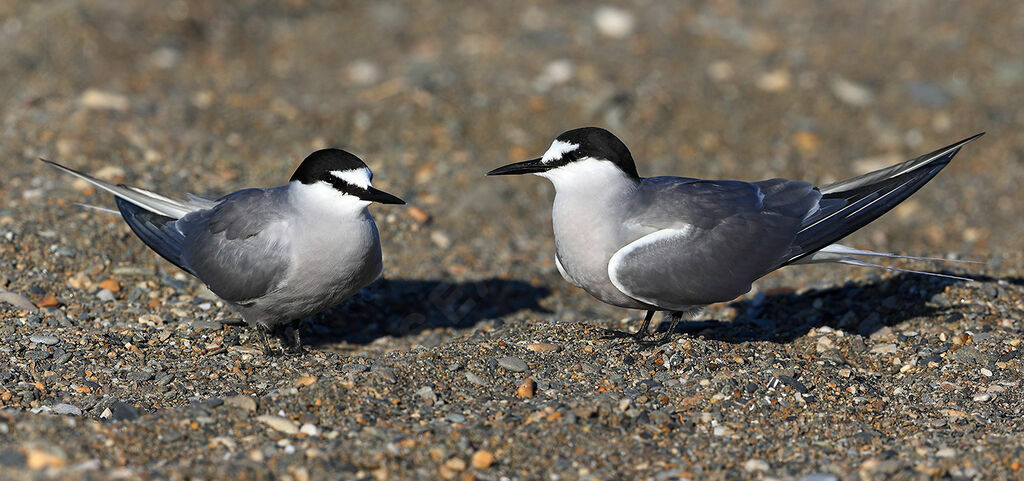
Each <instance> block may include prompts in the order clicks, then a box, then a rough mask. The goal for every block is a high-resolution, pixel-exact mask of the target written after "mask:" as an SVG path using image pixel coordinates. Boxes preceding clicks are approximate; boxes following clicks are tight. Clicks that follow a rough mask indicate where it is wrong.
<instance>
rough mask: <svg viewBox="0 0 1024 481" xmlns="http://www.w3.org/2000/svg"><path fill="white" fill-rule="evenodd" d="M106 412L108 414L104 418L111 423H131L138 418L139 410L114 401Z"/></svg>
mask: <svg viewBox="0 0 1024 481" xmlns="http://www.w3.org/2000/svg"><path fill="white" fill-rule="evenodd" d="M107 411H109V414H108V415H107V416H106V417H108V418H110V419H111V420H112V421H131V420H133V419H138V417H139V410H138V409H135V406H132V405H130V404H127V403H125V402H122V401H114V402H113V403H111V404H110V406H108V407H107Z"/></svg>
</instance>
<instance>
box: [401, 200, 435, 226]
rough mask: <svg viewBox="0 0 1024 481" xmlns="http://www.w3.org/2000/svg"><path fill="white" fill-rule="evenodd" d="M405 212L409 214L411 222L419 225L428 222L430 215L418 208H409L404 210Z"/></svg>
mask: <svg viewBox="0 0 1024 481" xmlns="http://www.w3.org/2000/svg"><path fill="white" fill-rule="evenodd" d="M405 212H406V213H407V214H409V217H412V219H413V220H415V221H416V222H419V223H420V224H425V223H427V222H429V221H430V214H428V213H427V211H425V210H423V209H422V208H420V207H418V206H415V205H414V206H410V207H409V208H408V209H405Z"/></svg>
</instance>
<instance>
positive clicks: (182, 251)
mask: <svg viewBox="0 0 1024 481" xmlns="http://www.w3.org/2000/svg"><path fill="white" fill-rule="evenodd" d="M41 160H43V161H44V162H46V163H47V164H50V165H52V166H54V167H56V168H58V169H60V170H62V171H64V172H67V173H69V174H72V175H74V176H76V177H78V178H80V179H84V180H86V181H88V182H90V183H92V184H93V185H95V186H97V187H99V188H101V189H103V190H106V191H108V192H110V193H112V194H114V195H115V196H116V199H115V200H116V202H117V208H118V210H120V212H121V216H122V217H123V218H124V220H125V221H126V222H127V223H128V225H129V226H130V227H131V229H132V231H134V232H135V234H136V235H137V236H138V237H139V238H140V239H142V241H143V242H145V243H146V245H147V246H149V248H150V249H153V250H154V251H156V253H157V254H160V256H161V257H163V258H164V259H167V260H168V261H170V262H171V263H172V264H174V265H176V266H178V267H180V268H181V269H183V270H185V271H186V272H188V273H189V274H192V275H194V276H196V277H197V278H199V280H201V281H203V283H204V284H206V286H207V287H209V288H210V290H211V291H213V293H214V294H216V295H217V296H218V297H220V298H221V299H223V300H224V302H226V303H227V304H228V305H230V306H231V307H232V308H234V309H235V310H236V311H238V313H239V314H241V316H242V319H244V320H245V322H246V323H247V324H249V325H250V326H255V327H256V328H257V330H258V332H259V333H260V337H261V338H262V339H263V341H264V346H265V347H266V348H267V349H268V351H269V344H267V343H266V331H272V330H276V329H277V328H279V327H284V328H285V333H284V334H285V336H286V337H291V338H292V339H291V341H292V342H294V346H292V347H293V348H298V347H299V344H300V340H299V330H298V323H299V321H301V320H302V319H303V318H305V317H307V316H310V315H313V314H316V313H318V312H320V311H322V310H324V309H326V308H328V307H331V306H334V305H336V304H338V303H340V302H341V301H343V300H345V299H347V298H348V297H351V296H352V295H353V294H355V293H356V292H357V291H358V290H359V289H361V288H363V287H364V286H366V285H367V284H369V283H370V282H373V281H374V280H375V279H377V277H378V276H380V273H381V270H382V268H383V264H382V262H381V251H380V237H379V235H378V233H377V226H376V224H374V222H373V218H372V217H370V213H369V212H368V211H367V206H369V205H370V203H372V202H378V203H382V204H404V203H405V202H404V201H402V199H399V198H398V197H395V196H393V195H391V194H388V193H387V192H384V191H381V190H378V189H375V188H374V187H373V186H372V185H371V184H370V180H371V178H372V177H373V173H372V172H370V169H369V168H368V167H367V166H366V164H364V163H363V161H362V160H360V159H359V158H358V157H356V156H355V155H352V154H350V153H348V152H346V151H344V150H339V149H323V150H318V151H316V152H313V153H312V154H310V155H309V156H308V157H306V159H305V160H303V161H302V164H300V165H299V167H298V169H296V170H295V173H294V174H292V177H291V179H290V180H289V183H288V184H287V185H283V186H280V187H273V188H251V189H243V190H240V191H237V192H233V193H231V194H228V195H225V196H223V197H220V198H218V199H207V198H203V197H199V196H195V195H192V194H185V199H173V198H169V197H165V196H163V195H160V194H156V193H153V192H150V191H148V190H144V189H140V188H137V187H131V186H127V185H123V184H119V185H114V184H111V183H108V182H104V181H102V180H99V179H96V178H94V177H91V176H88V175H86V174H83V173H80V172H77V171H74V170H72V169H69V168H67V167H64V166H62V165H60V164H57V163H54V162H50V161H48V160H45V159H41Z"/></svg>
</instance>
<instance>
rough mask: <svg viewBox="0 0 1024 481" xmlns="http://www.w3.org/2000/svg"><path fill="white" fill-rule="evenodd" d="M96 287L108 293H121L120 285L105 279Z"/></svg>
mask: <svg viewBox="0 0 1024 481" xmlns="http://www.w3.org/2000/svg"><path fill="white" fill-rule="evenodd" d="M98 285H99V288H100V289H106V290H108V291H110V292H121V283H120V282H117V281H115V280H113V279H105V280H103V281H101V282H100V283H99V284H98Z"/></svg>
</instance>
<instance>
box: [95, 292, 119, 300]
mask: <svg viewBox="0 0 1024 481" xmlns="http://www.w3.org/2000/svg"><path fill="white" fill-rule="evenodd" d="M96 298H97V299H99V300H101V301H103V302H113V301H116V300H117V297H115V296H114V293H113V292H110V289H100V291H99V292H97V293H96Z"/></svg>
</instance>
